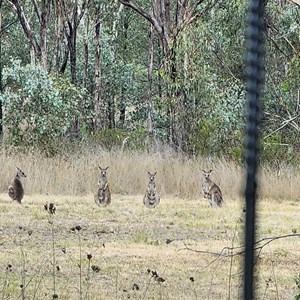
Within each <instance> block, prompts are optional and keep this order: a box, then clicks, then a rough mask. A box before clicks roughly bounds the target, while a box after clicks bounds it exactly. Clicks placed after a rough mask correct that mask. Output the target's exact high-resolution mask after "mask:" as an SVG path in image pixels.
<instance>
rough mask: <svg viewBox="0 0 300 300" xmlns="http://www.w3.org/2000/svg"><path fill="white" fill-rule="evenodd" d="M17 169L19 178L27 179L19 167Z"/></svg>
mask: <svg viewBox="0 0 300 300" xmlns="http://www.w3.org/2000/svg"><path fill="white" fill-rule="evenodd" d="M16 169H17V177H20V178H21V177H26V174H25V173H24V172H23V171H22V170H21V169H20V168H18V167H16Z"/></svg>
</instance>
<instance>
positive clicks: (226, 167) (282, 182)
mask: <svg viewBox="0 0 300 300" xmlns="http://www.w3.org/2000/svg"><path fill="white" fill-rule="evenodd" d="M0 164H1V169H0V192H6V191H7V187H8V184H9V182H10V180H11V178H12V177H13V175H14V170H15V167H16V166H18V167H20V168H21V169H22V170H24V171H25V172H26V174H27V179H26V180H25V189H26V190H25V193H26V194H53V195H84V194H90V193H96V190H97V179H98V166H99V165H100V166H102V167H107V166H109V174H108V177H109V178H108V179H109V181H110V184H111V189H112V193H115V194H124V195H126V194H144V192H145V188H146V184H147V180H148V175H147V172H148V171H149V172H155V171H156V172H157V177H156V179H157V188H158V191H159V193H160V194H161V196H164V195H171V196H174V197H180V198H187V199H197V198H199V197H202V192H201V181H202V169H208V170H209V169H212V170H213V172H212V179H213V181H214V182H216V183H217V184H218V185H219V186H220V187H221V189H222V191H223V193H224V198H225V201H227V200H231V199H237V198H240V197H241V195H242V193H243V181H244V171H243V167H242V166H241V165H239V164H237V163H235V162H233V161H229V160H226V159H224V158H204V157H188V156H186V155H184V154H182V153H176V152H174V151H172V150H170V149H167V148H164V149H160V150H156V151H152V152H149V151H138V150H136V151H127V150H123V149H122V148H119V149H111V150H110V151H108V150H105V149H103V148H102V147H97V146H92V147H91V146H87V145H86V146H81V147H80V148H79V149H77V150H76V151H75V150H72V151H69V152H68V153H67V154H64V155H57V156H54V157H46V156H45V155H43V154H41V153H39V152H30V153H27V154H13V153H7V152H5V151H4V150H1V152H0ZM297 182H300V172H299V167H290V166H287V165H284V164H282V165H281V166H280V167H279V168H278V167H276V169H275V168H274V167H271V166H264V165H262V166H261V169H260V182H259V186H260V195H261V196H262V197H264V198H270V199H277V200H284V199H288V200H298V199H299V195H300V186H299V185H297Z"/></svg>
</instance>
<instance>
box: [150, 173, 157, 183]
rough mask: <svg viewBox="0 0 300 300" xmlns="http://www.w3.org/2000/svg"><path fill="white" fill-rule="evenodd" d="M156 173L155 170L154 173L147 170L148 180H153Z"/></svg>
mask: <svg viewBox="0 0 300 300" xmlns="http://www.w3.org/2000/svg"><path fill="white" fill-rule="evenodd" d="M156 173H157V172H155V173H154V174H152V173H150V172H149V171H148V175H149V181H151V182H154V179H155V175H156Z"/></svg>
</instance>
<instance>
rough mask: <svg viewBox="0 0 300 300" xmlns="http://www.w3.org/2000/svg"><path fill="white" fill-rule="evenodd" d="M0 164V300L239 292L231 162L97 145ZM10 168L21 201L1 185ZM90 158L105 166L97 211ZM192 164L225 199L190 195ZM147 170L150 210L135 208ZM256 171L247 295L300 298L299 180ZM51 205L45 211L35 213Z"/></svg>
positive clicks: (239, 241)
mask: <svg viewBox="0 0 300 300" xmlns="http://www.w3.org/2000/svg"><path fill="white" fill-rule="evenodd" d="M0 163H1V170H0V178H1V179H0V188H1V189H0V191H1V193H0V210H1V221H0V249H1V253H0V266H1V268H2V272H1V273H0V276H1V277H0V287H1V288H0V293H1V299H51V298H52V296H53V295H54V294H56V295H57V296H58V299H128V298H130V299H239V298H240V297H241V295H242V268H243V260H242V259H243V257H242V256H241V255H240V254H239V252H240V251H241V248H239V247H240V246H241V245H243V239H244V234H243V218H244V213H243V207H244V203H243V199H242V197H241V190H242V187H241V185H242V181H243V173H242V171H241V170H240V169H239V168H238V167H237V166H235V165H234V164H232V163H228V162H226V161H212V160H192V159H190V160H188V159H184V158H180V157H176V156H173V155H171V154H149V155H145V154H139V153H132V154H131V155H129V154H123V153H115V154H112V153H110V154H108V153H107V152H103V153H102V152H99V153H92V154H88V155H87V154H85V153H82V154H81V155H78V156H72V157H69V158H67V159H65V158H64V159H61V158H55V159H53V158H52V159H46V158H43V157H40V156H36V155H33V156H24V157H23V156H22V157H11V156H7V155H2V156H1V155H0ZM12 165H13V166H19V167H21V168H22V169H23V170H24V171H25V172H26V173H27V175H28V176H27V178H26V179H25V180H24V185H25V197H24V201H23V203H22V204H21V205H19V204H17V203H14V202H11V201H10V200H9V197H8V195H7V192H6V190H7V186H8V184H9V182H10V180H11V178H12V176H13V175H14V167H12ZM97 165H101V166H107V165H109V174H108V177H109V182H110V185H111V189H112V204H111V205H110V206H109V207H106V208H100V207H98V206H97V205H96V204H95V203H94V199H93V193H95V192H96V189H97V174H98V170H97ZM202 168H203V169H213V170H214V171H213V179H214V180H215V181H216V182H217V183H218V184H219V185H220V187H221V188H222V190H223V194H224V198H225V204H224V206H223V207H222V208H221V209H212V208H211V207H209V205H208V203H207V200H205V199H204V198H203V197H202V195H201V194H200V181H201V169H202ZM148 170H149V171H155V170H157V171H158V175H157V186H158V191H159V193H160V195H161V203H160V204H159V205H158V206H157V207H156V208H155V209H149V208H147V207H145V206H144V205H143V203H142V199H143V193H144V191H145V189H146V184H147V180H148V178H147V171H148ZM293 172H294V173H293ZM298 173H299V172H298ZM260 178H261V186H260V195H261V199H260V200H259V205H258V221H259V222H258V237H257V240H260V239H263V240H262V241H261V242H260V243H259V244H258V246H260V247H261V248H260V249H259V251H258V252H257V260H256V262H257V263H256V271H257V272H256V274H257V280H256V282H257V287H256V294H257V299H293V298H294V297H295V295H297V294H298V293H299V290H297V287H296V284H295V282H294V277H295V276H296V275H298V274H299V272H300V271H299V270H300V268H299V267H300V261H299V255H300V239H299V236H298V234H299V233H300V228H299V224H300V222H299V221H300V206H299V195H300V193H299V186H298V185H297V184H296V183H297V182H299V175H297V172H296V170H290V169H282V170H281V172H280V173H276V172H273V171H272V170H269V169H268V170H266V169H264V170H262V172H261V177H260ZM50 203H53V204H54V205H55V207H56V211H55V214H53V215H52V214H49V213H48V212H47V211H46V210H45V208H44V205H45V204H50ZM284 236H285V237H284ZM270 237H271V238H272V237H282V238H277V239H276V240H268V239H267V238H270Z"/></svg>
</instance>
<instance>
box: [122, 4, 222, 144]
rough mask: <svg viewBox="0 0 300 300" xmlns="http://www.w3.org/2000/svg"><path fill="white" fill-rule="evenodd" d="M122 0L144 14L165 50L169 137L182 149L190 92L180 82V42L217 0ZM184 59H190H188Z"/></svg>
mask: <svg viewBox="0 0 300 300" xmlns="http://www.w3.org/2000/svg"><path fill="white" fill-rule="evenodd" d="M119 2H120V3H122V4H123V5H125V6H127V7H129V8H131V9H132V10H134V11H135V12H136V13H138V14H139V15H141V16H142V17H143V18H145V19H146V20H147V21H148V22H149V23H151V24H152V26H153V28H154V29H155V31H156V34H157V36H158V39H159V44H160V48H161V53H162V68H163V73H164V75H163V78H164V81H165V84H166V97H167V102H168V108H167V111H168V117H169V126H170V141H171V143H172V144H173V145H174V146H175V147H178V148H180V149H181V148H183V147H184V145H183V142H184V140H186V138H187V137H186V128H185V125H184V124H183V121H184V119H185V118H184V117H183V118H182V113H184V112H185V104H186V101H187V100H186V97H187V95H186V90H185V88H184V86H183V85H180V84H179V82H178V74H179V73H180V72H181V70H180V69H181V68H183V66H182V58H181V57H178V56H179V51H178V43H179V40H180V39H181V38H182V36H183V35H184V33H185V31H186V30H187V29H188V28H189V27H190V26H192V25H193V24H194V23H195V22H196V21H197V20H198V19H199V18H200V17H201V16H203V15H205V14H206V13H207V12H208V11H210V10H211V9H212V8H213V7H214V6H215V4H216V3H217V2H218V1H217V0H212V1H205V0H202V1H194V0H183V1H179V0H178V1H173V2H172V1H170V0H152V1H150V3H146V2H145V1H139V2H135V1H132V0H119ZM185 63H186V64H187V63H188V62H187V60H186V61H185ZM186 68H188V66H186Z"/></svg>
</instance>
